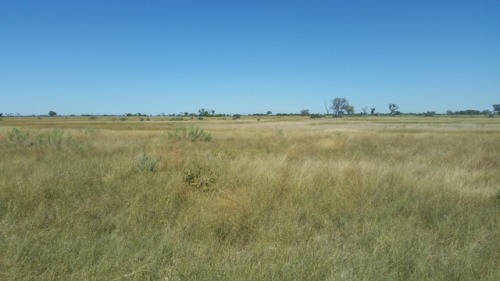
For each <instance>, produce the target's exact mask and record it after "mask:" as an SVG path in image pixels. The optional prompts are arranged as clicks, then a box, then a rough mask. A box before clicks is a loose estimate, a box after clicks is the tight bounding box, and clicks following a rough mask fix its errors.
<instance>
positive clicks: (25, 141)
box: [7, 128, 32, 146]
mask: <svg viewBox="0 0 500 281" xmlns="http://www.w3.org/2000/svg"><path fill="white" fill-rule="evenodd" d="M7 137H8V138H9V140H10V141H11V142H12V143H14V144H15V145H18V146H30V145H32V143H31V142H30V140H29V139H30V133H29V132H28V131H23V130H19V129H18V128H14V129H12V130H10V131H9V133H8V135H7Z"/></svg>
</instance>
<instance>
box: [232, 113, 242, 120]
mask: <svg viewBox="0 0 500 281" xmlns="http://www.w3.org/2000/svg"><path fill="white" fill-rule="evenodd" d="M238 119H241V114H233V120H238Z"/></svg>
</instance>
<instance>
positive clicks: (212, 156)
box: [0, 117, 500, 280]
mask: <svg viewBox="0 0 500 281" xmlns="http://www.w3.org/2000/svg"><path fill="white" fill-rule="evenodd" d="M389 119H390V120H389ZM51 120H52V121H51ZM179 125H183V126H184V125H185V126H186V127H187V128H199V130H203V132H205V133H206V134H209V135H210V136H211V139H210V140H207V141H204V142H192V141H186V140H185V139H184V138H177V137H172V135H174V136H175V135H176V134H177V133H178V132H179V131H178V130H179V129H178V128H179ZM16 130H17V131H16ZM176 130H177V131H176ZM176 132H177V133H176ZM13 134H14V135H15V136H12V137H10V135H13ZM0 155H2V157H1V158H0V171H1V172H0V173H1V176H0V253H2V254H1V255H0V279H2V280H54V279H57V280H61V279H62V280H86V279H97V280H148V279H152V280H160V279H161V280H499V279H500V251H498V249H500V235H499V234H500V199H499V197H498V194H500V189H499V183H500V173H499V172H498V171H499V170H500V118H470V119H469V118H443V117H436V118H416V117H414V118H407V117H401V118H399V117H396V118H392V117H387V118H352V119H349V118H344V119H343V120H334V119H322V120H317V119H312V120H311V119H308V118H295V119H293V118H292V119H290V120H288V119H286V120H283V119H281V118H264V119H263V120H261V121H257V120H256V119H255V120H254V119H251V118H248V119H245V118H243V119H242V120H238V121H233V120H229V119H228V120H223V119H210V118H206V120H202V121H200V120H187V121H183V122H182V123H181V124H180V123H179V121H168V120H161V119H155V118H152V119H151V121H143V122H141V121H139V120H133V118H129V119H128V120H127V121H113V120H112V118H104V117H98V118H97V119H95V120H89V119H88V118H68V119H64V118H52V119H51V118H42V119H36V118H4V119H3V121H2V122H1V123H0ZM200 186H201V187H200Z"/></svg>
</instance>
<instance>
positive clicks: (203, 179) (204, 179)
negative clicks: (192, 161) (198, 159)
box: [183, 165, 217, 192]
mask: <svg viewBox="0 0 500 281" xmlns="http://www.w3.org/2000/svg"><path fill="white" fill-rule="evenodd" d="M183 181H184V183H185V184H186V185H188V186H191V187H193V188H195V189H196V190H199V191H204V192H206V191H210V190H213V189H214V188H213V187H214V185H215V183H216V182H217V178H216V176H215V175H214V173H213V171H212V170H210V169H208V168H203V167H200V166H197V165H196V166H194V167H192V168H190V169H187V170H185V171H184V177H183Z"/></svg>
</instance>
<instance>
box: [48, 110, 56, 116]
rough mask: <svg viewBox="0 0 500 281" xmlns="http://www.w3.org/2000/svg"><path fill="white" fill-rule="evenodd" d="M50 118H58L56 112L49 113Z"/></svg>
mask: <svg viewBox="0 0 500 281" xmlns="http://www.w3.org/2000/svg"><path fill="white" fill-rule="evenodd" d="M49 116H50V117H54V116H57V113H56V112H55V111H52V110H51V111H49Z"/></svg>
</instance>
